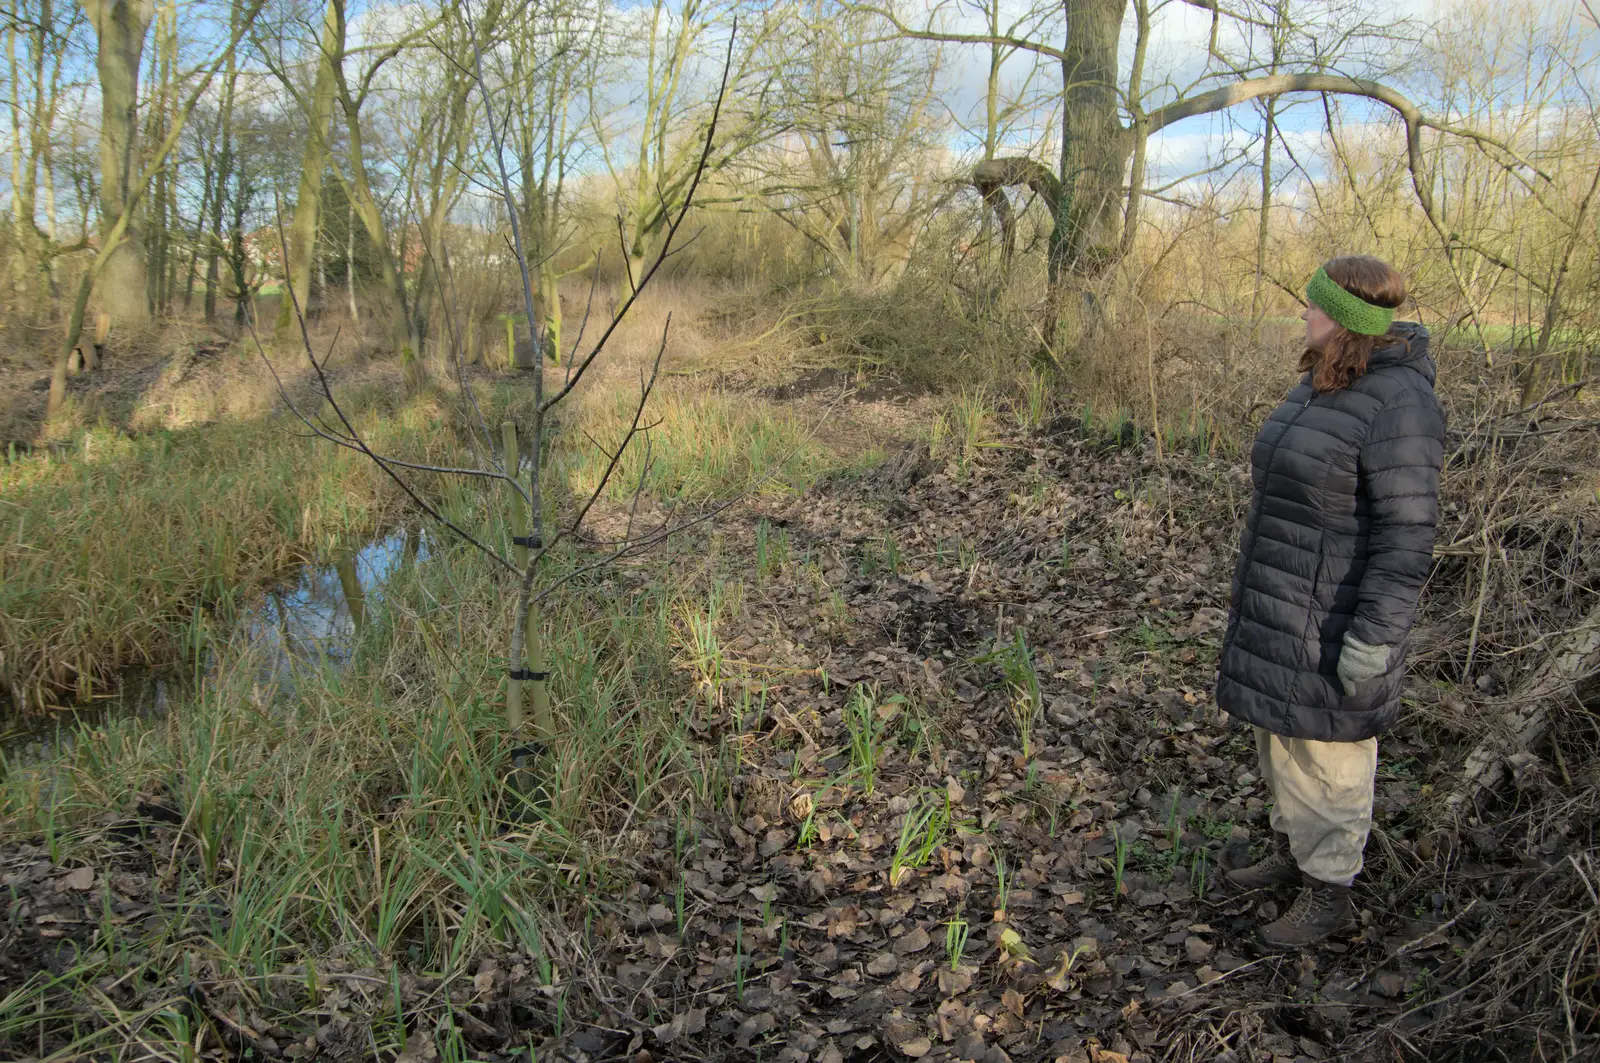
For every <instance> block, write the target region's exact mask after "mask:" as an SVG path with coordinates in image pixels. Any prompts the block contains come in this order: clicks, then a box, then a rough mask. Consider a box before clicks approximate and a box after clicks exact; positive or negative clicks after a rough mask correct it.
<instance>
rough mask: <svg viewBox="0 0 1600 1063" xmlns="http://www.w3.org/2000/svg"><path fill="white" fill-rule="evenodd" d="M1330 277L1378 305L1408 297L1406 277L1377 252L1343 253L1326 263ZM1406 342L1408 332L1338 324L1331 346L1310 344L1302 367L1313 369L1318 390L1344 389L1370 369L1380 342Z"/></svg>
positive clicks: (1399, 301) (1385, 304) (1302, 358)
mask: <svg viewBox="0 0 1600 1063" xmlns="http://www.w3.org/2000/svg"><path fill="white" fill-rule="evenodd" d="M1322 268H1323V270H1324V271H1325V272H1326V273H1327V274H1328V279H1329V280H1331V281H1333V283H1335V284H1337V285H1338V286H1339V287H1341V288H1343V289H1344V290H1345V291H1347V292H1349V293H1350V294H1351V295H1354V296H1356V297H1357V298H1359V299H1362V300H1365V301H1366V302H1369V303H1372V304H1373V305H1374V306H1382V307H1391V308H1392V307H1397V306H1399V305H1400V304H1401V303H1403V302H1405V301H1406V279H1405V278H1404V277H1402V276H1401V275H1400V271H1399V270H1397V269H1395V268H1394V267H1393V266H1391V265H1389V263H1387V262H1385V261H1384V260H1383V259H1381V258H1377V257H1375V256H1373V255H1342V256H1340V257H1339V258H1330V259H1329V260H1328V261H1327V263H1326V264H1324V265H1323V267H1322ZM1396 342H1398V343H1405V342H1406V339H1405V337H1404V336H1400V335H1397V334H1396V333H1394V332H1389V333H1387V334H1386V335H1383V336H1362V335H1360V334H1358V333H1355V332H1351V331H1350V330H1349V329H1347V328H1345V327H1344V326H1343V325H1337V326H1336V328H1335V331H1334V334H1333V338H1332V339H1330V340H1329V341H1328V349H1327V350H1325V351H1315V350H1312V349H1311V348H1309V347H1308V348H1306V350H1305V352H1304V353H1303V354H1301V355H1300V368H1301V369H1308V370H1310V371H1311V386H1312V387H1314V388H1316V389H1317V390H1318V391H1343V390H1344V389H1345V388H1347V387H1349V386H1350V385H1351V384H1353V383H1355V380H1356V378H1357V377H1359V376H1360V375H1361V374H1363V373H1365V372H1366V371H1367V359H1368V358H1371V357H1372V352H1373V351H1375V350H1377V349H1378V348H1379V347H1380V346H1383V345H1385V344H1389V343H1396Z"/></svg>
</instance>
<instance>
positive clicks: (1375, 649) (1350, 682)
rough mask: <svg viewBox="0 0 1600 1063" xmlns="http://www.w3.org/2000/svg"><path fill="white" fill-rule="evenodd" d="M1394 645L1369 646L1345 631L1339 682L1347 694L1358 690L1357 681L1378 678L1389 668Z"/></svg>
mask: <svg viewBox="0 0 1600 1063" xmlns="http://www.w3.org/2000/svg"><path fill="white" fill-rule="evenodd" d="M1393 649H1394V647H1393V646H1369V645H1367V644H1366V643H1365V642H1362V641H1361V640H1360V639H1358V638H1352V637H1351V635H1350V633H1349V632H1348V631H1346V632H1345V633H1344V649H1343V650H1341V651H1340V653H1339V669H1338V671H1339V682H1340V684H1341V685H1342V686H1343V687H1344V692H1345V696H1346V697H1348V696H1350V695H1352V694H1354V693H1355V692H1356V684H1357V683H1365V682H1367V681H1368V680H1369V679H1376V678H1378V677H1379V676H1380V675H1382V674H1383V673H1385V672H1387V671H1388V670H1389V652H1390V651H1391V650H1393Z"/></svg>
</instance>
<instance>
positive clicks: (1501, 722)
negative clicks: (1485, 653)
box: [1447, 606, 1600, 808]
mask: <svg viewBox="0 0 1600 1063" xmlns="http://www.w3.org/2000/svg"><path fill="white" fill-rule="evenodd" d="M1597 674H1600V606H1596V607H1595V608H1594V609H1591V610H1590V611H1589V613H1588V615H1587V616H1585V617H1584V618H1583V620H1582V621H1581V622H1580V623H1579V624H1578V626H1577V627H1575V628H1573V629H1572V630H1570V631H1568V632H1567V633H1566V634H1564V635H1562V636H1561V639H1560V641H1559V642H1557V643H1556V646H1555V648H1554V650H1552V651H1551V653H1550V654H1549V656H1547V657H1546V658H1545V659H1544V660H1543V661H1542V662H1540V664H1539V665H1538V666H1537V667H1536V668H1535V669H1534V670H1533V671H1532V672H1531V673H1529V674H1528V675H1527V676H1525V677H1524V678H1523V679H1522V681H1521V682H1520V683H1518V684H1517V687H1516V689H1515V690H1514V691H1513V692H1512V693H1511V696H1510V697H1509V698H1507V699H1506V701H1507V704H1509V706H1510V708H1509V709H1507V710H1506V711H1505V712H1504V713H1502V714H1501V716H1500V718H1499V719H1498V720H1496V721H1495V725H1494V730H1493V731H1492V732H1491V733H1490V735H1489V737H1487V738H1485V739H1484V740H1483V741H1482V742H1479V743H1478V745H1477V747H1476V748H1475V749H1473V751H1472V752H1471V753H1470V754H1468V756H1467V761H1466V765H1465V766H1464V767H1463V768H1462V773H1461V783H1460V785H1459V786H1458V787H1457V788H1456V791H1455V793H1453V794H1451V795H1450V797H1449V798H1448V802H1447V803H1448V804H1449V806H1450V807H1451V808H1460V807H1462V806H1463V805H1466V804H1468V803H1470V802H1471V801H1472V800H1473V799H1474V798H1475V797H1477V795H1478V794H1479V793H1480V792H1481V791H1483V790H1485V789H1487V788H1489V787H1492V786H1494V785H1495V784H1496V783H1498V782H1499V781H1500V779H1501V777H1502V776H1503V775H1504V774H1505V764H1506V761H1507V759H1508V758H1510V757H1513V756H1515V755H1516V754H1518V753H1524V752H1526V751H1527V750H1528V748H1529V747H1531V746H1532V745H1533V744H1534V743H1535V742H1537V741H1538V740H1539V739H1540V738H1541V737H1543V735H1544V732H1545V730H1546V729H1547V728H1548V727H1549V725H1550V716H1551V714H1552V713H1553V712H1554V711H1555V710H1556V709H1557V708H1559V707H1560V706H1561V705H1562V704H1564V703H1567V702H1570V701H1571V700H1572V699H1573V697H1574V696H1575V693H1576V691H1577V689H1578V687H1579V686H1581V685H1582V684H1583V683H1586V682H1588V681H1589V680H1590V679H1592V678H1594V676H1595V675H1597Z"/></svg>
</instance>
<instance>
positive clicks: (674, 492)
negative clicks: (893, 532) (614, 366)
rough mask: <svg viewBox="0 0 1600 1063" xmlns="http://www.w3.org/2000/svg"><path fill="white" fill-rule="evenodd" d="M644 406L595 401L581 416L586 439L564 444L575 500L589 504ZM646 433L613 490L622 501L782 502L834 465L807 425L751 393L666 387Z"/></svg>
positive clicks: (606, 398) (617, 398) (619, 398)
mask: <svg viewBox="0 0 1600 1063" xmlns="http://www.w3.org/2000/svg"><path fill="white" fill-rule="evenodd" d="M637 402H638V395H637V390H636V389H635V390H634V391H631V392H630V391H629V390H627V389H620V390H613V391H611V392H609V393H607V394H604V395H600V396H596V397H595V398H593V399H591V400H590V401H589V402H588V403H586V404H585V405H584V407H583V409H582V412H581V414H580V418H581V422H582V428H583V432H578V433H567V434H565V435H563V436H562V437H561V439H560V443H559V444H558V446H559V447H560V467H561V469H562V471H563V473H564V474H565V475H566V477H567V483H568V488H569V489H570V490H571V491H572V493H573V494H574V495H577V496H579V497H587V496H588V495H589V494H590V493H591V492H592V491H593V490H594V486H595V484H597V483H599V482H600V477H601V476H602V475H603V474H604V473H605V470H606V466H607V465H608V464H609V463H610V460H611V459H610V456H609V454H608V453H607V451H610V450H613V449H614V448H615V446H616V444H617V442H618V441H619V440H620V439H621V437H622V435H623V434H624V433H625V432H626V431H627V428H628V425H629V423H630V422H631V421H632V418H633V412H634V407H635V406H636V404H637ZM645 424H646V425H647V426H649V431H648V432H647V433H646V434H645V435H644V436H643V437H642V438H640V439H636V440H635V441H634V443H633V444H632V445H631V446H630V447H629V448H628V450H627V452H625V453H624V454H623V457H622V460H621V463H620V464H619V465H618V468H617V471H616V473H615V474H614V475H613V477H612V480H611V482H610V484H609V486H608V494H609V495H610V497H611V498H612V499H614V500H617V501H626V500H628V499H631V498H632V497H633V495H634V494H635V492H640V493H642V494H643V495H644V496H646V497H648V498H652V499H656V500H661V501H668V500H679V501H684V502H705V501H710V500H713V499H718V498H726V497H728V496H730V495H733V494H736V493H737V492H739V491H741V490H744V489H745V488H747V487H754V488H756V489H757V490H759V491H763V492H767V493H773V492H776V493H783V492H787V491H791V490H797V489H803V488H804V487H806V486H807V485H809V484H810V483H811V482H812V481H814V480H815V479H816V478H817V477H818V476H819V475H821V473H823V472H824V471H826V469H827V467H828V464H829V458H830V456H829V454H828V451H827V449H826V448H825V447H824V446H822V444H821V443H819V442H817V440H816V439H815V438H814V437H813V435H812V432H811V429H810V428H809V427H808V426H807V425H806V424H804V423H803V422H802V421H800V420H799V419H798V418H796V417H795V416H793V415H792V414H791V413H789V412H788V411H786V410H783V409H782V408H780V407H778V406H775V405H773V404H771V403H768V402H765V401H763V400H761V399H758V398H756V397H754V396H752V395H749V394H729V393H725V392H715V391H704V390H701V389H697V388H690V387H664V388H660V389H658V390H657V391H656V393H655V395H654V396H653V397H652V398H651V401H650V407H649V409H648V411H647V412H646V414H645ZM586 435H587V436H588V438H585V436H586ZM595 444H599V445H598V446H597V445H595ZM602 448H604V449H602Z"/></svg>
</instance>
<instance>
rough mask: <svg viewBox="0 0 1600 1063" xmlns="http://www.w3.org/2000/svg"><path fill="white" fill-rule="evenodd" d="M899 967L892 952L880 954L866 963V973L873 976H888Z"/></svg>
mask: <svg viewBox="0 0 1600 1063" xmlns="http://www.w3.org/2000/svg"><path fill="white" fill-rule="evenodd" d="M898 966H899V961H898V960H896V959H895V955H894V953H892V952H880V953H878V954H877V955H876V956H874V957H872V959H871V960H869V961H868V962H867V973H868V974H870V975H875V976H882V975H886V974H888V973H889V972H890V971H892V970H894V969H895V968H896V967H898Z"/></svg>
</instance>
